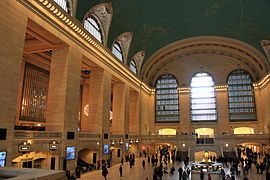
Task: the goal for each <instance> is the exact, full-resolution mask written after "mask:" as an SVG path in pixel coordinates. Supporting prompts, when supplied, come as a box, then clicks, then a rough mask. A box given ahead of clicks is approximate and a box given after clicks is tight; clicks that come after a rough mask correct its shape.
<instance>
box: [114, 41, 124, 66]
mask: <svg viewBox="0 0 270 180" xmlns="http://www.w3.org/2000/svg"><path fill="white" fill-rule="evenodd" d="M112 53H113V54H114V55H115V56H116V57H117V58H118V59H119V60H120V61H122V62H123V61H124V58H123V51H122V48H121V45H120V43H119V42H117V41H116V42H115V43H113V46H112Z"/></svg>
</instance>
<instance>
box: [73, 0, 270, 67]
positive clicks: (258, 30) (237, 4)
mask: <svg viewBox="0 0 270 180" xmlns="http://www.w3.org/2000/svg"><path fill="white" fill-rule="evenodd" d="M105 2H106V3H111V4H112V7H113V12H114V13H113V18H112V24H111V27H110V33H109V39H108V47H111V45H112V43H113V41H114V39H115V38H116V37H117V36H118V35H119V34H121V33H122V32H133V40H132V43H131V46H130V50H129V54H128V61H130V59H131V57H132V56H133V55H134V54H135V53H136V52H138V51H139V50H144V51H145V58H144V61H143V66H144V63H145V62H146V61H148V59H149V57H151V56H152V55H153V54H154V53H155V52H156V51H157V50H159V49H161V48H162V47H164V46H166V45H168V44H171V43H173V42H176V41H179V40H182V39H186V38H191V37H197V36H221V37H228V38H232V39H237V40H240V41H242V42H246V43H248V44H249V45H251V46H253V47H254V48H256V49H257V50H258V51H260V52H261V53H264V50H263V48H262V47H261V44H260V41H261V40H270V31H269V29H270V23H269V22H270V16H269V7H270V1H269V0H260V1H252V0H216V1H213V0H204V1H196V3H195V2H194V1H190V0H181V1H179V0H170V1H164V0H147V1H139V0H125V1H124V2H123V1H119V0H106V1H105V0H91V1H86V0H78V4H77V13H76V17H77V19H79V20H80V21H82V19H83V17H84V15H85V14H86V12H87V11H88V10H89V8H90V7H93V6H95V5H96V4H100V3H105Z"/></svg>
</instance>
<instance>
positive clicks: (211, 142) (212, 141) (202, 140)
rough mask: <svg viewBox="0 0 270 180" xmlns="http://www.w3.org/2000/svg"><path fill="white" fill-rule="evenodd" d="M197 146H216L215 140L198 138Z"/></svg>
mask: <svg viewBox="0 0 270 180" xmlns="http://www.w3.org/2000/svg"><path fill="white" fill-rule="evenodd" d="M196 144H197V145H205V144H209V145H210V144H214V138H196Z"/></svg>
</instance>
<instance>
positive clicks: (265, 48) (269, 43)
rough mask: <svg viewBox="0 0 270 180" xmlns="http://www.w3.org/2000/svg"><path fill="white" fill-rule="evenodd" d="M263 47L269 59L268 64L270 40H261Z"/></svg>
mask: <svg viewBox="0 0 270 180" xmlns="http://www.w3.org/2000/svg"><path fill="white" fill-rule="evenodd" d="M261 46H262V48H263V50H264V52H265V54H266V56H267V58H268V62H270V41H269V40H261Z"/></svg>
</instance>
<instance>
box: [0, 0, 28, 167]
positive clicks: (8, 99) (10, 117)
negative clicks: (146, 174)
mask: <svg viewBox="0 0 270 180" xmlns="http://www.w3.org/2000/svg"><path fill="white" fill-rule="evenodd" d="M14 17H16V18H14ZM0 19H1V24H2V25H1V28H0V37H1V38H0V44H1V47H0V62H1V63H0V69H1V70H0V82H1V84H2V85H1V87H0V94H1V96H0V102H1V104H0V111H1V115H0V127H1V128H6V129H7V136H6V137H7V140H6V141H0V150H3V151H8V153H7V165H11V159H10V158H11V154H12V141H13V128H14V127H13V125H14V123H15V117H16V103H17V95H18V86H19V81H20V75H21V64H22V53H23V47H24V37H25V32H26V23H27V14H26V12H25V10H24V8H23V7H22V6H21V5H19V4H18V3H17V2H16V1H1V2H0Z"/></svg>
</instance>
